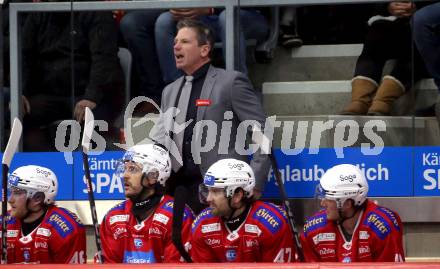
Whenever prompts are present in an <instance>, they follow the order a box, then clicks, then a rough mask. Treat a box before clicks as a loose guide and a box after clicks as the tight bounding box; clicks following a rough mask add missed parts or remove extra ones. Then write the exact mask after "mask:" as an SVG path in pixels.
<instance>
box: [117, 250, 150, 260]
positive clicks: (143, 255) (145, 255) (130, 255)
mask: <svg viewBox="0 0 440 269" xmlns="http://www.w3.org/2000/svg"><path fill="white" fill-rule="evenodd" d="M123 262H124V263H155V262H156V259H155V258H154V253H153V251H148V252H145V251H127V250H126V251H124V261H123Z"/></svg>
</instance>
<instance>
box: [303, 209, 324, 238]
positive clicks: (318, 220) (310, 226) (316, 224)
mask: <svg viewBox="0 0 440 269" xmlns="http://www.w3.org/2000/svg"><path fill="white" fill-rule="evenodd" d="M326 224H327V216H326V214H325V213H324V214H320V215H317V216H314V217H311V218H310V219H309V220H308V221H307V222H306V224H305V225H304V234H305V236H307V233H310V232H312V231H314V230H316V229H318V228H321V227H324V226H325V225H326Z"/></svg>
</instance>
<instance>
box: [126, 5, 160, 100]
mask: <svg viewBox="0 0 440 269" xmlns="http://www.w3.org/2000/svg"><path fill="white" fill-rule="evenodd" d="M162 12H163V11H162V10H139V11H131V12H129V13H127V14H126V15H125V16H124V17H122V20H121V23H120V28H121V32H122V35H123V37H124V40H125V42H126V43H127V47H128V50H129V51H130V52H131V55H132V57H133V67H134V70H135V72H136V73H137V75H138V77H139V82H140V89H139V94H140V95H144V96H147V97H150V98H152V99H154V100H155V101H156V102H159V101H160V98H161V95H162V90H163V87H164V84H163V81H162V73H161V72H160V69H159V68H157V66H158V65H159V60H158V58H157V54H156V42H155V40H154V24H155V22H156V19H157V17H158V16H159V15H160V13H162Z"/></svg>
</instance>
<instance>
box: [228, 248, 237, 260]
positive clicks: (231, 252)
mask: <svg viewBox="0 0 440 269" xmlns="http://www.w3.org/2000/svg"><path fill="white" fill-rule="evenodd" d="M235 259H237V251H235V249H228V250H226V260H227V261H228V262H233V261H235Z"/></svg>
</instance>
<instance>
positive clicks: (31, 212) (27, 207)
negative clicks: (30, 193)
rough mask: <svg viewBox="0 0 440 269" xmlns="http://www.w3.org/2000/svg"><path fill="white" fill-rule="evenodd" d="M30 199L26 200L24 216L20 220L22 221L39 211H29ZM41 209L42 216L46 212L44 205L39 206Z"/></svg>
mask: <svg viewBox="0 0 440 269" xmlns="http://www.w3.org/2000/svg"><path fill="white" fill-rule="evenodd" d="M30 199H32V198H28V199H27V200H26V214H24V217H23V218H22V219H23V220H25V219H27V218H28V217H29V216H30V215H31V214H33V213H38V212H39V211H40V210H31V209H30V208H29V200H30ZM41 208H42V209H43V214H44V213H45V212H46V210H47V208H46V206H45V205H44V204H43V205H42V206H41Z"/></svg>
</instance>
